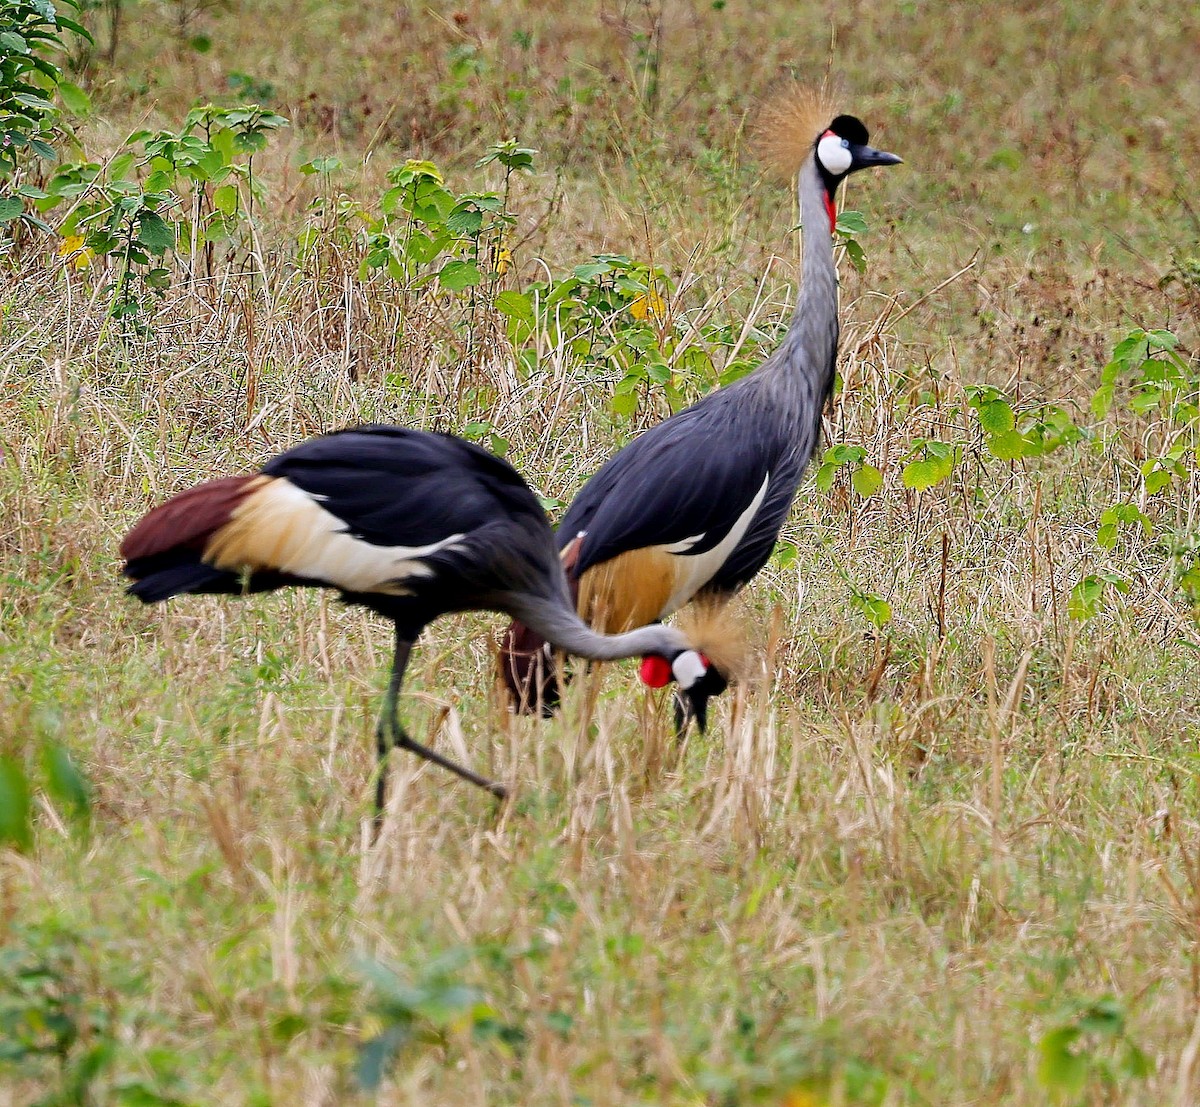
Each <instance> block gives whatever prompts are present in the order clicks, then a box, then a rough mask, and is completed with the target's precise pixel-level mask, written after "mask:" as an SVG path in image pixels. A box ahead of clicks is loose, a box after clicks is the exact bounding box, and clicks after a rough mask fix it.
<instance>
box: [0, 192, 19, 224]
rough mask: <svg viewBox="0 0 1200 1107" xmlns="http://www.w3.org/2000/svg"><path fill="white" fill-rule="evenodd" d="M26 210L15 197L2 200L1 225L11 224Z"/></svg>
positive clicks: (0, 207)
mask: <svg viewBox="0 0 1200 1107" xmlns="http://www.w3.org/2000/svg"><path fill="white" fill-rule="evenodd" d="M24 210H25V205H24V204H22V203H21V201H20V200H18V199H17V198H16V197H15V196H5V197H3V198H2V199H0V223H11V222H12V221H13V220H14V219H16V218H17V217H18V216H19V215H20V214H21V212H23V211H24Z"/></svg>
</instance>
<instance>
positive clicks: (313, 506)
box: [204, 477, 464, 596]
mask: <svg viewBox="0 0 1200 1107" xmlns="http://www.w3.org/2000/svg"><path fill="white" fill-rule="evenodd" d="M260 479H261V480H262V484H261V485H259V486H258V488H257V489H256V490H255V491H253V492H251V493H250V495H248V496H247V497H246V498H245V499H244V500H243V501H242V502H241V503H240V504H238V506H237V507H236V508H235V509H234V511H233V514H232V516H231V517H230V520H229V522H228V523H226V524H225V525H224V526H223V527H221V528H220V530H218V531H216V532H215V533H214V534H213V536H212V538H211V539H210V540H209V543H208V546H207V547H206V548H205V550H204V560H205V561H207V562H208V563H209V564H211V565H214V566H216V567H217V568H218V569H228V570H231V571H233V572H241V571H242V570H244V569H250V570H251V571H253V570H256V569H259V570H261V569H275V570H277V571H279V572H283V573H291V574H293V575H295V576H298V577H306V578H307V579H309V580H319V581H324V582H326V583H328V584H331V585H333V586H334V587H336V588H341V589H343V590H345V591H347V592H382V593H386V594H388V595H395V596H404V595H410V594H411V592H412V590H411V589H410V588H406V587H405V586H404V583H403V582H404V581H405V580H411V579H413V578H417V577H428V576H432V575H433V570H432V569H431V568H430V567H429V566H428V565H426V564H424V563H423V562H422V561H421V560H420V559H421V558H423V557H427V556H428V555H429V554H431V553H434V552H436V551H437V550H445V549H452V548H453V547H454V545H455V543H457V542H459V541H460V540H461V539H462V538H463V537H464V535H462V534H451V535H449V536H448V537H446V538H443V539H442V540H441V541H438V542H431V543H430V544H429V545H427V546H376V545H374V544H372V543H371V542H367V541H364V540H363V539H361V538H355V537H354V536H353V535H351V534H348V533H346V531H347V527H346V523H345V522H344V521H343V520H341V519H339V518H338V517H337V516H336V515H334V514H333V513H332V512H330V511H327V510H326V509H325V508H323V507H322V506H321V505H320V504H319V503H318V502H317V499H316V497H315V496H310V495H309V494H308V493H307V492H305V491H304V490H303V489H302V488H298V487H297V486H296V485H294V484H292V483H291V482H290V481H288V480H285V479H283V478H282V477H263V478H260Z"/></svg>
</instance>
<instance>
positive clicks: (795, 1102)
mask: <svg viewBox="0 0 1200 1107" xmlns="http://www.w3.org/2000/svg"><path fill="white" fill-rule="evenodd" d="M826 1105H827V1101H826V1100H824V1099H822V1098H821V1097H820V1096H819V1095H817V1093H816V1092H810V1091H809V1090H808V1089H807V1088H793V1089H792V1090H791V1091H790V1092H788V1094H787V1095H786V1096H784V1098H783V1107H826Z"/></svg>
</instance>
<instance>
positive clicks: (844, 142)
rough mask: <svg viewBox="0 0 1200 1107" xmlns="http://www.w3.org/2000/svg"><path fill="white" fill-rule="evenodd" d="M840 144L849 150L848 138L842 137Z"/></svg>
mask: <svg viewBox="0 0 1200 1107" xmlns="http://www.w3.org/2000/svg"><path fill="white" fill-rule="evenodd" d="M842 146H843V147H845V148H846V149H847V150H849V149H850V140H849V139H848V138H843V139H842Z"/></svg>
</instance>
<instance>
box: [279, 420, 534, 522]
mask: <svg viewBox="0 0 1200 1107" xmlns="http://www.w3.org/2000/svg"><path fill="white" fill-rule="evenodd" d="M262 471H263V472H264V473H265V474H267V475H268V476H276V477H284V478H286V479H287V480H288V481H290V482H291V483H292V484H295V485H296V486H297V487H299V488H301V489H303V490H304V491H305V492H307V493H308V494H309V495H311V496H315V497H317V498H318V499H319V500H320V502H321V504H322V506H323V507H324V508H325V509H326V510H327V511H329V512H331V513H332V514H334V515H336V516H337V517H338V518H339V519H341V520H342V521H343V522H344V523H345V524H346V527H347V530H348V531H349V533H351V534H353V535H354V536H355V537H356V538H361V539H362V540H363V541H366V542H370V543H372V544H374V545H380V546H426V545H430V544H432V543H434V542H440V541H442V540H443V539H445V538H447V537H449V536H450V535H451V534H458V533H463V534H466V533H470V532H471V531H473V530H476V529H478V528H480V527H483V526H485V525H487V524H488V523H491V522H493V521H494V520H496V519H497V518H502V519H505V520H511V521H512V522H514V523H516V524H517V525H526V526H532V527H534V528H537V527H538V526H539V525H540V526H543V527H544V526H547V525H548V524H547V523H546V516H545V512H544V511H543V510H542V506H541V504H540V503H539V502H538V500H537V498H536V497H535V496H534V495H533V493H532V492H531V491H530V490H529V487H528V486H527V485H526V484H525V482H524V480H522V479H521V477H520V475H519V474H518V473H517V472H516V470H514V469H513V468H512V466H511V465H509V464H508V463H507V462H505V461H503V460H501V459H500V458H498V457H496V456H495V455H493V454H490V453H488V452H487V451H486V450H484V449H482V448H481V447H478V446H475V445H474V444H473V443H470V442H465V441H463V440H462V439H460V438H454V437H452V436H450V435H444V434H435V433H431V432H428V431H418V430H410V429H408V428H405V427H389V426H364V427H354V428H351V429H349V430H344V431H336V432H334V433H333V434H328V435H325V436H323V437H321V438H316V439H312V440H311V441H309V442H305V443H303V444H301V445H300V446H297V447H296V448H295V449H293V450H289V451H288V452H287V453H285V454H281V455H280V456H279V457H276V458H273V459H272V460H271V461H269V462H268V463H267V464H266V465H265V466H264V467H263V470H262Z"/></svg>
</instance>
